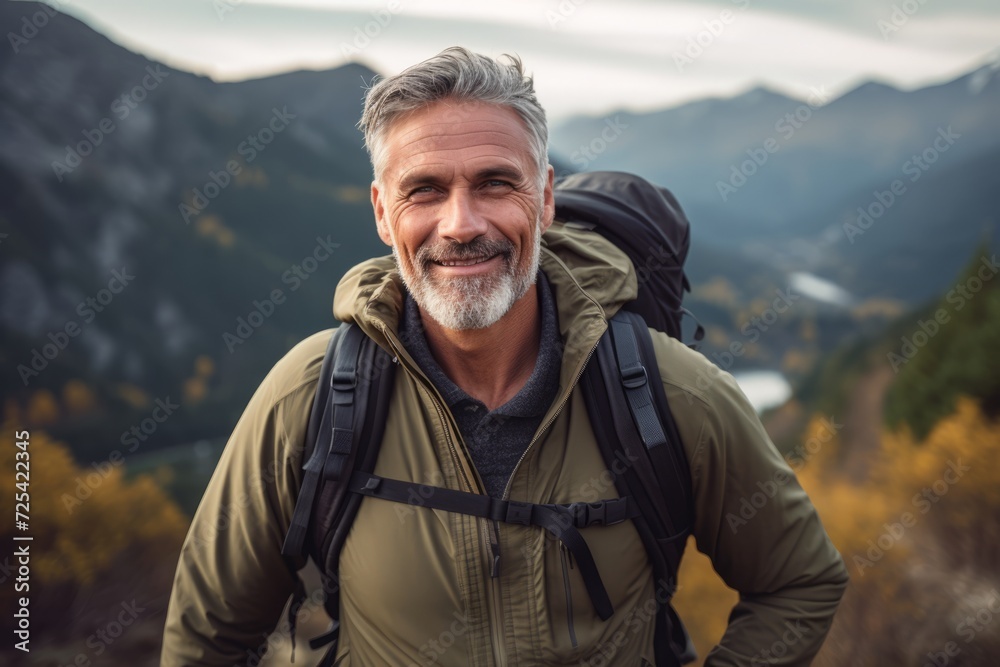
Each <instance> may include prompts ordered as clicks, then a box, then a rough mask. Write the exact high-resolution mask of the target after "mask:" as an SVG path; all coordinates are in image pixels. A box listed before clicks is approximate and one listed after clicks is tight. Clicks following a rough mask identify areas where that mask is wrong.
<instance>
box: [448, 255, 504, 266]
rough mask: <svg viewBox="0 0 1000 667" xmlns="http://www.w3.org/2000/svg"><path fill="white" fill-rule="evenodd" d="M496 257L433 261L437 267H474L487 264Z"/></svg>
mask: <svg viewBox="0 0 1000 667" xmlns="http://www.w3.org/2000/svg"><path fill="white" fill-rule="evenodd" d="M496 256H497V255H490V256H489V257H476V258H473V259H453V260H435V261H434V263H435V264H438V265H439V266H474V265H476V264H482V263H483V262H488V261H489V260H491V259H493V258H494V257H496Z"/></svg>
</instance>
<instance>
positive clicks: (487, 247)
mask: <svg viewBox="0 0 1000 667" xmlns="http://www.w3.org/2000/svg"><path fill="white" fill-rule="evenodd" d="M494 255H502V256H503V257H504V258H505V259H507V260H508V261H509V260H510V259H511V258H512V257H513V256H514V244H513V243H511V242H510V241H509V240H507V239H488V238H483V237H479V238H476V239H473V240H472V241H470V242H468V243H451V242H445V243H439V244H436V245H433V246H427V245H425V246H421V247H420V249H419V250H417V255H416V260H417V263H418V264H420V265H421V266H426V265H427V264H428V263H430V262H453V261H463V260H468V259H476V258H478V257H492V256H494Z"/></svg>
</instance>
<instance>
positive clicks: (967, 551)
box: [675, 398, 1000, 666]
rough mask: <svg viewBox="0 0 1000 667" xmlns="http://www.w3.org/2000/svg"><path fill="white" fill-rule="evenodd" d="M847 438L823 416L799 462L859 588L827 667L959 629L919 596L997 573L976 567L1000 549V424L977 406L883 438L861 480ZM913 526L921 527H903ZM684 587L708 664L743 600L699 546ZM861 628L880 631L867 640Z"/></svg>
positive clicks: (812, 426)
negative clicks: (911, 638) (847, 462)
mask: <svg viewBox="0 0 1000 667" xmlns="http://www.w3.org/2000/svg"><path fill="white" fill-rule="evenodd" d="M842 433H843V431H841V432H840V433H836V434H832V437H831V433H830V428H829V423H828V422H827V421H826V420H825V419H824V418H823V417H821V416H818V415H817V416H814V417H813V418H811V419H810V421H809V424H808V426H807V427H806V429H805V432H804V433H803V434H802V436H801V438H800V441H801V442H802V443H809V442H814V443H819V446H816V447H810V448H809V449H808V450H807V449H805V448H800V449H797V450H795V452H793V453H792V454H791V455H790V456H789V457H788V461H789V464H790V465H791V466H792V468H793V470H794V471H795V473H796V476H797V478H798V480H799V483H800V484H801V485H802V486H803V488H804V489H805V490H806V491H807V492H808V494H809V497H810V498H811V499H812V502H813V504H814V505H815V506H816V510H817V512H818V513H819V516H820V518H821V520H822V521H823V525H824V527H825V528H826V531H827V533H828V534H829V535H830V538H831V540H832V541H833V543H834V544H835V545H836V547H837V549H838V550H839V551H840V553H841V555H842V556H843V557H844V561H845V563H846V565H847V568H848V570H849V572H850V574H851V580H852V581H851V588H850V590H849V591H848V597H847V598H845V604H844V605H842V606H841V610H840V612H839V614H838V623H837V624H836V625H835V626H834V629H833V631H832V633H831V635H830V638H829V639H828V641H827V644H826V647H825V648H824V650H823V651H822V652H821V653H820V656H819V658H818V659H817V662H816V664H817V665H824V666H825V665H841V664H848V663H847V662H844V660H845V658H844V656H847V655H854V656H868V657H871V656H875V655H884V656H892V658H891V659H892V660H900V659H903V658H902V657H900V656H903V655H904V653H902V652H904V651H905V647H902V646H901V645H900V641H899V637H900V636H903V637H905V636H906V635H907V633H914V632H915V628H916V627H918V626H919V624H921V623H927V622H930V623H931V624H932V626H933V627H937V626H941V627H944V628H945V629H946V630H948V629H949V622H948V621H946V620H942V619H936V618H930V617H932V616H934V614H939V615H942V614H945V613H946V612H945V610H944V609H937V608H936V607H934V606H930V607H928V606H927V604H926V602H925V600H924V599H923V598H919V597H915V595H930V597H931V599H937V600H940V599H942V598H941V596H942V593H943V592H942V591H939V590H936V589H928V588H927V587H928V583H927V581H932V582H933V581H938V580H941V581H945V582H954V581H955V580H956V577H953V576H952V574H954V573H955V572H958V571H959V570H961V571H962V572H963V573H965V574H963V576H970V575H969V574H968V573H970V572H975V571H976V568H977V567H978V568H987V570H988V569H989V568H990V567H991V566H990V565H989V564H988V563H986V564H984V563H978V564H977V563H976V561H975V558H976V557H977V555H978V554H981V553H991V552H992V553H995V552H996V550H997V549H1000V466H998V465H996V463H997V462H998V461H1000V424H998V423H996V422H995V421H993V420H991V419H990V418H989V417H988V416H986V415H985V414H984V413H983V412H982V410H981V409H980V408H979V404H978V403H977V402H976V401H974V400H971V399H967V398H963V399H961V400H959V402H958V405H957V408H956V410H955V411H954V413H953V414H951V415H950V416H949V417H947V418H946V419H944V420H942V421H940V422H939V423H938V424H937V425H936V426H935V428H934V429H933V430H932V431H931V433H930V434H929V435H928V437H927V438H925V439H924V440H922V441H918V440H916V439H914V438H913V436H912V435H910V434H909V432H908V431H906V430H904V431H902V432H898V433H893V432H889V431H885V432H883V433H882V436H881V443H880V447H879V450H878V451H877V452H872V453H871V458H870V464H869V467H868V469H867V471H866V473H865V474H864V475H862V477H861V478H856V475H855V477H848V476H847V475H846V474H845V472H844V470H843V469H842V467H841V463H842V461H841V456H842V454H843V452H844V450H845V448H844V447H843V445H844V444H845V443H842V442H841V437H842ZM904 519H905V520H906V522H907V524H909V525H906V526H903V522H904ZM900 526H902V527H903V528H904V531H903V532H902V533H900V531H899V528H900ZM890 533H894V535H895V536H897V537H894V536H893V534H890ZM900 535H901V536H900ZM941 553H944V554H946V555H947V558H945V559H942V558H941V556H940V554H941ZM942 563H945V564H942ZM948 567H951V568H954V570H953V571H949V570H946V569H944V568H948ZM979 571H980V572H981V571H983V570H982V569H980V570H979ZM915 577H916V578H915ZM927 577H929V579H927V580H926V581H925V578H927ZM678 581H679V583H680V587H679V590H678V592H677V596H676V598H675V606H676V608H677V611H678V613H679V614H680V616H681V618H682V619H683V620H684V624H685V626H686V627H687V629H688V631H689V632H690V634H691V637H692V639H693V640H694V643H695V646H696V648H697V649H698V653H699V662H698V663H696V664H702V661H703V660H704V657H705V655H706V654H707V653H708V651H709V650H711V648H712V647H713V646H714V645H715V644H716V643H717V642H718V641H719V639H720V638H721V637H722V634H723V632H724V631H725V628H726V623H727V619H728V614H729V611H730V609H731V608H732V606H733V605H734V604H735V603H736V600H737V595H736V593H735V592H734V591H732V590H730V589H729V588H727V587H726V586H725V585H724V584H723V583H722V581H721V579H720V578H719V577H718V575H717V574H716V573H715V572H714V570H713V569H712V565H711V562H710V561H709V560H708V559H707V558H706V557H705V556H703V555H702V554H701V553H699V552H697V551H696V549H695V545H694V543H693V542H691V543H690V544H689V545H688V549H687V551H686V552H685V556H684V561H683V563H682V565H681V570H680V573H679V576H678ZM946 585H952V584H946ZM914 590H917V591H925V592H922V593H920V594H915V593H914V592H913V591H914ZM926 591H929V592H926ZM880 619H881V620H880ZM928 619H929V620H928ZM873 623H876V624H879V626H878V627H877V628H876V627H875V626H874V625H872V624H873ZM950 625H951V626H952V627H953V626H954V623H951V624H950ZM859 626H860V627H862V628H865V627H867V628H869V629H870V630H871V632H868V633H865V632H858V628H859ZM892 633H895V634H892ZM948 638H949V637H948V636H947V635H946V636H945V637H944V639H943V640H941V641H942V642H943V641H946V640H947V639H948ZM936 641H939V640H938V639H936V638H935V639H933V640H931V643H932V645H933V642H936ZM885 659H886V660H889V659H890V658H885ZM848 662H849V661H848ZM873 664H874V663H873ZM880 664H889V663H887V662H886V663H880ZM893 664H903V663H893ZM907 664H909V663H907Z"/></svg>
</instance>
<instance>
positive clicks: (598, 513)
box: [569, 498, 628, 528]
mask: <svg viewBox="0 0 1000 667" xmlns="http://www.w3.org/2000/svg"><path fill="white" fill-rule="evenodd" d="M569 510H570V512H572V515H573V525H574V526H576V527H577V528H586V527H588V526H593V525H595V524H599V525H602V526H613V525H615V524H616V523H621V522H622V521H624V520H625V519H627V518H628V499H627V498H616V499H614V500H602V501H600V502H596V503H572V504H571V505H570V506H569Z"/></svg>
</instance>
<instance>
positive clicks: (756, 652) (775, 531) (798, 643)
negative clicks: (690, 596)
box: [661, 355, 848, 667]
mask: <svg viewBox="0 0 1000 667" xmlns="http://www.w3.org/2000/svg"><path fill="white" fill-rule="evenodd" d="M695 366H697V370H696V371H695V374H696V375H697V377H698V378H699V380H698V381H697V382H693V383H692V382H684V383H682V385H683V386H678V385H677V384H671V383H669V382H667V381H665V383H664V386H665V389H666V391H667V396H668V399H669V401H670V406H671V409H672V411H673V412H674V414H675V418H676V420H677V423H678V428H679V430H680V432H681V437H682V439H683V440H684V443H685V448H686V451H687V454H688V461H689V463H690V465H691V477H692V485H693V493H694V501H695V506H694V508H695V520H694V530H693V532H694V537H695V540H696V542H697V545H698V550H699V551H701V552H703V553H704V554H706V555H707V556H708V557H709V558H711V560H712V563H713V565H714V567H715V570H716V572H718V573H719V575H720V576H721V577H722V579H723V580H724V581H725V582H726V584H727V585H728V586H729V587H730V588H733V589H735V590H736V591H737V592H738V593H739V596H740V597H739V602H738V603H737V605H736V606H735V607H734V608H733V610H732V612H731V613H730V616H729V625H728V627H727V629H726V632H725V634H724V636H723V638H722V640H721V641H720V643H719V645H718V646H716V647H715V648H714V649H713V650H712V651H711V652H710V653H709V655H708V657H707V659H706V662H705V665H706V667H736V666H746V665H751V664H768V665H784V666H793V665H794V666H804V665H809V664H810V662H811V661H812V658H813V657H814V656H815V655H816V653H817V652H818V651H819V649H820V647H821V646H822V643H823V640H824V638H825V637H826V634H827V632H828V631H829V629H830V625H831V623H832V621H833V615H834V612H835V611H836V609H837V605H838V604H839V602H840V598H841V596H842V595H843V592H844V588H845V587H846V585H847V581H848V575H847V569H846V567H845V566H844V562H843V559H842V558H841V556H840V554H839V553H838V552H837V550H836V549H835V548H834V546H833V544H832V543H831V541H830V539H829V538H828V536H827V534H826V531H825V530H824V528H823V526H822V524H821V523H820V519H819V517H818V516H817V514H816V510H815V508H814V507H813V505H812V503H811V502H810V500H809V498H808V496H806V493H805V491H803V489H802V487H801V486H800V485H799V483H798V481H797V479H796V478H795V474H794V472H793V471H792V470H791V468H790V467H789V466H788V464H787V463H786V462H785V460H784V458H783V457H782V456H781V454H780V453H779V452H778V451H777V449H776V448H775V446H774V444H773V443H772V442H771V440H770V438H769V437H768V435H767V433H766V432H765V431H764V427H763V426H762V425H761V423H760V419H759V418H758V417H757V414H756V412H755V410H754V409H753V407H752V406H751V405H750V403H749V401H748V400H747V398H746V397H745V396H744V395H743V393H742V391H741V390H740V388H739V386H738V385H737V384H736V381H735V380H734V379H733V377H732V376H731V375H729V374H728V373H725V372H722V371H719V370H718V368H716V367H715V366H714V365H712V364H711V363H710V362H708V361H707V360H705V359H704V358H703V357H700V355H699V359H698V360H697V363H695V364H692V368H691V369H689V370H693V369H694V367H695ZM663 370H664V367H663V366H662V364H661V374H662V371H663ZM688 379H690V378H688ZM682 583H683V582H682Z"/></svg>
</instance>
